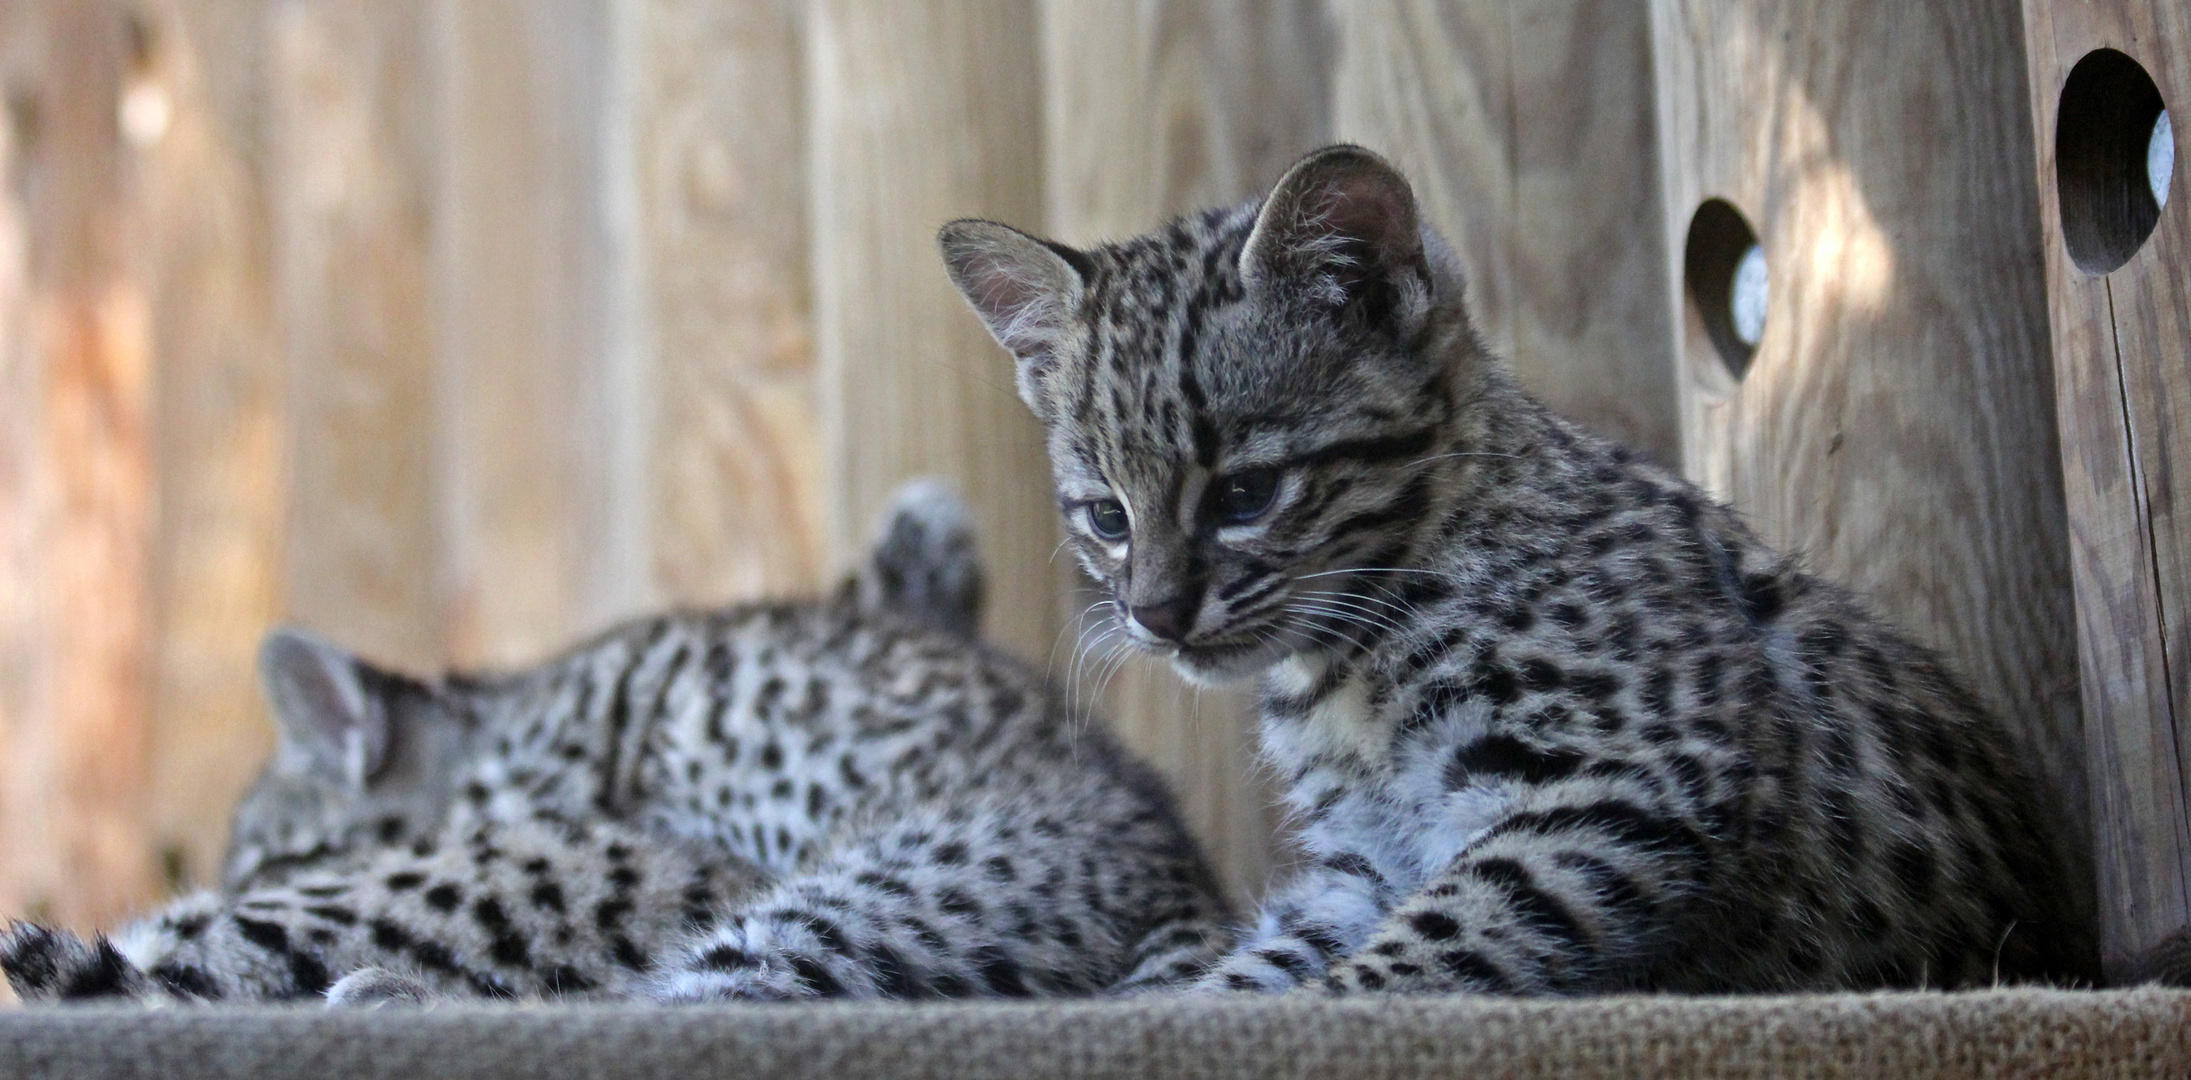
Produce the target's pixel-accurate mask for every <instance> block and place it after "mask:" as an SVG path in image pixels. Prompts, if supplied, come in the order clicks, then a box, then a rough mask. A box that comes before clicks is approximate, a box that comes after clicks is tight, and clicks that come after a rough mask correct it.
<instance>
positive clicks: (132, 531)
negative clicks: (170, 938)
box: [0, 2, 158, 928]
mask: <svg viewBox="0 0 2191 1080" xmlns="http://www.w3.org/2000/svg"><path fill="white" fill-rule="evenodd" d="M0 50H4V52H0V87H4V88H5V95H6V109H7V117H6V123H7V134H6V137H5V143H4V154H5V165H6V189H5V192H4V194H0V203H4V204H5V209H4V210H0V241H4V242H5V243H6V247H5V249H4V250H0V312H4V313H5V320H6V321H5V324H4V328H0V334H4V335H5V337H4V339H0V387H5V388H6V391H7V392H6V394H5V396H4V397H0V429H5V431H6V433H7V434H6V435H5V436H4V438H5V440H6V443H5V445H6V447H7V450H6V451H5V453H4V456H0V530H4V533H5V536H6V548H5V553H6V555H7V562H6V564H5V565H4V566H0V589H5V590H6V593H5V599H4V600H0V609H4V613H5V620H6V622H5V637H4V638H0V731H4V735H0V750H4V751H5V757H4V758H0V768H4V770H5V774H4V775H0V859H4V860H5V863H4V865H0V909H4V910H6V911H7V912H9V913H10V914H27V915H34V916H39V917H43V918H48V919H52V920H54V921H57V922H60V923H64V924H67V925H70V926H75V927H82V928H89V927H94V926H100V925H105V924H107V923H109V922H111V921H113V920H114V919H116V918H117V917H119V916H121V915H122V914H124V913H126V912H128V911H130V910H132V909H134V908H136V907H137V906H139V905H140V904H142V903H143V902H145V901H146V900H148V899H150V898H151V896H153V895H154V894H155V892H156V890H157V880H158V878H157V873H156V870H155V862H154V859H153V856H152V853H151V851H150V845H149V844H148V843H147V842H146V831H145V820H144V813H145V800H144V791H145V778H146V746H147V734H148V723H147V718H148V714H149V701H150V693H149V684H150V679H149V664H148V660H149V656H150V649H151V640H150V638H151V625H152V619H151V614H152V596H151V594H152V585H151V572H150V562H151V558H150V555H151V545H152V538H153V507H154V500H155V494H154V487H153V473H152V468H153V465H152V459H153V428H152V404H153V379H154V370H153V355H152V342H151V328H150V317H149V312H148V297H147V288H146V283H145V279H144V270H143V266H142V264H141V263H140V262H138V261H136V260H133V259H132V258H131V248H130V245H129V240H130V239H131V231H132V228H133V226H134V225H135V224H136V222H135V220H134V217H133V213H134V210H135V207H134V206H133V205H132V203H131V199H130V197H131V195H132V194H133V192H132V189H131V183H130V176H129V171H128V162H127V161H126V160H125V157H124V149H123V146H122V142H121V132H120V130H119V128H118V118H117V109H116V108H115V103H116V102H117V101H118V100H119V98H120V92H121V89H122V87H123V85H124V82H125V80H126V79H127V77H128V75H129V72H130V70H131V63H132V42H131V34H130V27H129V20H128V18H127V16H126V12H125V10H124V8H123V7H122V6H120V5H117V4H107V3H58V2H54V3H24V4H16V5H12V6H11V7H10V8H8V9H7V10H6V11H5V12H0Z"/></svg>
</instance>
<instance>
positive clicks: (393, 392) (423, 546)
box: [264, 0, 442, 668]
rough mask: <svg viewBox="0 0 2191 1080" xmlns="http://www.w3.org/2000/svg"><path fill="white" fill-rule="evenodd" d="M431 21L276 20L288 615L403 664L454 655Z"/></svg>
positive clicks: (272, 64)
mask: <svg viewBox="0 0 2191 1080" xmlns="http://www.w3.org/2000/svg"><path fill="white" fill-rule="evenodd" d="M426 15H427V6H426V5H425V4H423V3H420V2H414V0H388V2H383V0H288V2H285V3H281V4H276V5H273V6H272V7H270V8H269V10H268V13H267V19H268V28H267V37H266V42H267V52H268V59H267V88H266V100H267V106H266V109H267V113H266V116H267V120H266V129H265V133H264V138H265V139H266V147H267V154H268V166H267V170H268V186H267V190H268V193H269V196H268V197H269V200H270V202H271V204H272V205H271V208H270V210H269V219H270V222H271V229H272V232H273V236H274V242H273V247H274V256H273V258H274V265H275V274H276V286H275V306H276V319H277V323H278V328H279V334H280V339H281V343H282V351H283V364H282V368H283V370H282V383H283V387H284V391H283V394H284V397H283V403H282V412H283V418H284V434H283V438H282V443H283V445H284V447H285V448H286V455H287V458H286V461H285V465H286V471H287V475H286V477H285V489H286V501H287V524H286V533H287V536H288V544H287V559H286V569H285V573H284V578H285V587H284V590H283V592H284V606H285V609H286V611H287V617H288V618H290V619H292V620H294V621H296V622H298V623H301V624H303V625H306V626H310V627H313V628H314V629H317V630H319V631H320V632H322V633H325V634H327V635H329V636H330V637H332V638H334V639H335V640H338V641H341V642H343V643H345V644H347V645H350V646H351V647H353V648H356V649H358V650H360V651H362V652H364V653H366V654H367V655H371V656H375V657H379V658H381V659H383V660H384V661H386V662H390V663H396V664H402V665H406V666H410V667H413V668H427V667H430V666H432V665H433V664H435V663H437V662H438V661H439V660H440V659H441V655H442V633H441V617H440V615H441V613H440V605H439V601H438V594H437V591H436V586H437V584H438V578H437V571H436V552H437V549H438V543H439V540H438V532H439V529H438V524H437V521H436V504H435V497H434V487H433V475H434V474H433V463H434V450H435V445H436V441H437V436H436V432H435V425H434V400H435V384H434V379H435V366H434V355H435V354H434V327H433V319H432V295H431V288H430V284H431V281H432V273H431V262H430V248H431V229H430V225H431V221H432V213H431V208H432V206H433V201H434V192H433V189H432V183H431V176H432V173H431V172H430V171H429V170H430V163H431V160H432V159H431V153H432V144H433V139H434V131H433V125H432V115H431V112H430V95H431V91H432V86H431V84H430V81H429V79H430V73H429V70H428V68H427V67H426V62H427V58H428V57H429V56H430V48H429V46H430V42H431V38H430V35H429V29H430V28H429V27H428V26H427V25H426Z"/></svg>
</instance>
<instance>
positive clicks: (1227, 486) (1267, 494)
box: [1217, 469, 1278, 525]
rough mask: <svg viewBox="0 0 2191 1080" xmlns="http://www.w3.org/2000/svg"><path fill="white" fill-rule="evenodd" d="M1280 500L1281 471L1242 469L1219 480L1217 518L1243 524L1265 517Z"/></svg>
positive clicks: (1228, 522) (1227, 522)
mask: <svg viewBox="0 0 2191 1080" xmlns="http://www.w3.org/2000/svg"><path fill="white" fill-rule="evenodd" d="M1277 499H1278V470H1276V469H1242V470H1240V471H1239V472H1236V473H1234V474H1232V475H1231V476H1227V477H1222V478H1220V479H1219V480H1218V481H1217V519H1218V520H1219V521H1221V522H1224V523H1225V524H1227V525H1239V524H1242V523H1244V522H1249V521H1254V520H1255V519H1256V518H1259V517H1262V516H1263V512H1264V511H1265V510H1268V509H1270V504H1271V503H1273V502H1275V501H1277Z"/></svg>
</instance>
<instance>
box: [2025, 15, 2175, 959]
mask: <svg viewBox="0 0 2191 1080" xmlns="http://www.w3.org/2000/svg"><path fill="white" fill-rule="evenodd" d="M2023 15H2024V25H2025V28H2026V30H2027V40H2028V42H2029V64H2030V92H2031V96H2030V110H2031V121H2032V128H2033V130H2034V131H2035V133H2036V141H2037V147H2036V150H2037V152H2036V154H2035V155H2034V156H2033V158H2032V160H2033V162H2034V163H2035V165H2036V168H2035V170H2034V176H2035V179H2036V181H2037V183H2038V186H2039V190H2040V192H2041V196H2042V198H2041V204H2040V207H2039V221H2040V222H2041V223H2042V225H2043V227H2044V229H2045V248H2044V250H2045V256H2046V278H2047V282H2046V283H2047V293H2048V297H2049V300H2050V301H2051V307H2052V312H2053V344H2054V369H2053V370H2054V379H2055V387H2056V393H2057V395H2058V399H2057V408H2058V415H2059V417H2060V423H2061V432H2062V457H2063V472H2064V476H2065V478H2066V482H2067V486H2068V501H2069V523H2070V528H2069V535H2070V553H2071V559H2072V565H2073V567H2074V569H2075V572H2076V583H2077V598H2078V608H2077V630H2078V658H2079V663H2080V667H2081V668H2082V671H2083V675H2084V678H2083V687H2084V709H2085V736H2086V745H2087V746H2088V748H2089V754H2088V757H2087V758H2086V768H2087V775H2088V777H2089V784H2090V790H2091V797H2092V806H2093V811H2094V817H2095V821H2096V824H2097V827H2098V831H2097V834H2096V837H2095V840H2096V844H2095V856H2096V860H2097V862H2098V864H2099V890H2100V897H2101V907H2100V933H2101V959H2102V961H2103V962H2104V963H2105V965H2106V967H2107V970H2108V971H2109V973H2110V974H2111V975H2120V974H2122V973H2123V972H2125V971H2126V970H2129V969H2130V968H2132V967H2134V966H2135V964H2136V962H2137V961H2138V959H2139V958H2140V957H2141V955H2142V954H2144V953H2145V952H2146V951H2147V950H2149V949H2151V948H2153V947H2154V946H2156V945H2158V944H2159V943H2161V942H2162V941H2164V940H2165V939H2166V938H2167V937H2168V936H2169V935H2170V934H2175V933H2182V932H2185V930H2186V929H2187V928H2191V438H2186V433H2185V431H2184V418H2185V417H2187V416H2191V367H2187V366H2186V360H2185V358H2186V357H2187V356H2191V218H2187V217H2186V214H2185V210H2186V208H2187V207H2191V196H2186V195H2185V194H2184V183H2183V180H2182V177H2181V176H2180V172H2181V166H2180V165H2179V167H2178V173H2179V175H2178V176H2176V177H2175V178H2174V183H2173V187H2172V191H2173V193H2174V196H2175V197H2174V198H2173V199H2170V200H2168V202H2167V203H2166V205H2165V206H2163V207H2160V208H2159V209H2160V213H2159V216H2158V221H2157V223H2156V224H2154V225H2153V226H2152V232H2151V234H2150V235H2149V236H2146V237H2144V239H2143V243H2142V244H2140V243H2139V242H2138V237H2136V236H2134V235H2131V236H2128V237H2127V243H2128V246H2130V247H2134V248H2135V249H2136V250H2135V253H2133V254H2129V255H2128V261H2127V262H2123V263H2122V264H2121V265H2120V266H2119V267H2114V268H2112V269H2110V268H2107V267H2105V266H2095V267H2089V268H2088V267H2086V266H2082V265H2079V263H2078V261H2077V260H2075V259H2073V258H2072V257H2071V253H2070V250H2069V246H2068V243H2067V240H2066V238H2065V236H2064V232H2065V220H2064V219H2065V216H2067V215H2069V214H2072V213H2075V212H2078V211H2080V210H2082V211H2083V212H2085V213H2087V214H2093V213H2095V210H2097V209H2099V208H2096V207H2091V206H2090V204H2091V203H2097V202H2100V201H2101V200H2103V199H2105V198H2106V197H2107V196H2109V195H2112V196H2116V197H2121V196H2123V195H2133V196H2134V195H2136V194H2137V192H2136V191H2135V189H2134V188H2133V190H2131V191H2129V192H2120V191H2117V192H2100V191H2095V190H2093V186H2092V184H2091V183H2090V182H2087V183H2083V184H2080V183H2076V182H2072V183H2069V184H2063V183H2061V182H2060V178H2061V177H2062V176H2063V175H2064V174H2065V171H2073V170H2075V169H2077V168H2078V167H2080V166H2082V167H2085V168H2088V169H2089V168H2093V167H2095V166H2106V165H2114V166H2116V167H2117V168H2119V169H2121V170H2122V171H2124V172H2127V173H2128V174H2129V175H2128V177H2127V179H2129V180H2130V181H2131V182H2132V183H2133V184H2136V183H2139V182H2143V181H2144V180H2145V175H2144V169H2143V165H2144V163H2145V155H2144V150H2145V147H2146V139H2144V138H2142V137H2139V136H2142V135H2143V134H2144V132H2142V131H2132V132H2129V133H2128V134H2129V135H2131V136H2132V138H2130V139H2128V140H2127V141H2126V142H2125V143H2124V144H2119V145H2117V146H2116V147H2114V149H2116V150H2118V151H2126V152H2127V153H2126V154H2125V155H2124V157H2125V159H2124V160H2121V161H2115V162H2100V161H2094V160H2093V157H2094V156H2095V154H2096V153H2097V151H2096V150H2095V149H2093V148H2090V147H2087V146H2080V145H2078V144H2077V143H2076V142H2075V140H2072V139H2069V138H2067V137H2066V136H2068V135H2069V134H2070V132H2069V131H2067V130H2063V129H2062V128H2061V127H2060V124H2061V114H2062V110H2063V104H2062V103H2063V100H2064V95H2065V92H2066V91H2067V89H2068V82H2069V76H2070V72H2071V70H2072V69H2073V68H2075V67H2076V65H2077V63H2078V62H2079V61H2080V60H2082V59H2084V58H2085V57H2086V56H2087V55H2088V54H2090V53H2092V52H2094V51H2095V50H2099V49H2114V50H2117V51H2119V52H2121V53H2123V54H2125V55H2126V56H2127V57H2128V58H2129V59H2130V60H2131V61H2133V62H2135V63H2136V64H2137V65H2139V66H2140V67H2142V68H2143V70H2144V72H2145V74H2146V77H2147V78H2149V79H2150V80H2151V82H2152V83H2154V84H2156V88H2157V89H2158V90H2159V91H2160V94H2161V98H2162V100H2163V102H2165V103H2170V104H2173V105H2175V106H2177V108H2176V109H2174V110H2172V111H2173V112H2174V114H2175V115H2177V116H2181V115H2184V113H2183V111H2182V108H2181V106H2182V105H2183V104H2184V103H2185V102H2187V101H2191V5H2185V4H2183V3H2169V2H2161V0H2111V2H2100V3H2076V4H2071V3H2056V2H2050V0H2028V2H2026V3H2025V4H2024V6H2023ZM2105 92H2107V93H2110V94H2116V95H2119V96H2121V97H2125V98H2127V97H2129V95H2127V94H2121V92H2120V90H2119V89H2111V90H2109V91H2105ZM2102 104H2103V105H2104V104H2110V103H2107V102H2103V103H2102ZM2123 104H2125V105H2128V102H2124V103H2123ZM2128 107H2131V108H2135V106H2134V105H2129V106H2128ZM2130 119H2133V120H2142V124H2143V125H2147V126H2149V125H2150V124H2151V122H2152V119H2151V117H2150V116H2145V115H2143V114H2136V115H2134V116H2132V117H2130ZM2070 123H2072V124H2073V123H2074V121H2071V122H2070ZM2088 123H2089V122H2088ZM2058 130H2063V134H2064V136H2065V138H2064V139H2063V140H2062V141H2061V142H2060V143H2058V142H2057V140H2056V133H2057V131H2058ZM2176 130H2177V131H2179V132H2180V131H2181V130H2182V125H2181V124H2178V125H2177V127H2176ZM2177 140H2178V143H2179V145H2180V143H2181V136H2180V135H2178V136H2177ZM2058 155H2068V156H2067V157H2066V158H2065V157H2061V156H2058ZM2176 160H2177V161H2178V162H2181V161H2182V160H2183V156H2182V155H2181V154H2180V153H2179V154H2177V155H2176ZM2086 175H2088V176H2089V175H2090V174H2089V173H2088V174H2086ZM2133 201H2135V200H2133V199H2129V198H2123V199H2121V202H2120V204H2119V205H2121V206H2125V207H2127V206H2128V205H2130V204H2131V203H2132V202H2133ZM2100 216H2101V217H2103V218H2105V219H2107V220H2109V221H2110V222H2111V223H2112V224H2115V225H2117V226H2120V227H2122V228H2124V229H2125V230H2127V229H2129V225H2128V224H2127V222H2124V221H2122V220H2121V219H2120V218H2114V217H2112V216H2110V215H2106V214H2104V213H2102V214H2101V215H2100Z"/></svg>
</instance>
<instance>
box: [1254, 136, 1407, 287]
mask: <svg viewBox="0 0 2191 1080" xmlns="http://www.w3.org/2000/svg"><path fill="white" fill-rule="evenodd" d="M1240 276H1241V278H1242V280H1243V281H1244V282H1245V283H1246V284H1247V286H1248V288H1249V289H1250V290H1251V291H1262V292H1266V293H1267V292H1270V291H1280V292H1294V293H1298V294H1299V295H1303V296H1306V297H1308V298H1309V299H1310V300H1312V301H1313V302H1316V303H1319V304H1322V305H1325V306H1329V307H1331V308H1334V309H1338V310H1344V311H1348V312H1354V313H1358V314H1360V315H1361V316H1362V317H1363V318H1365V319H1367V320H1368V321H1370V322H1371V323H1373V324H1374V323H1377V322H1381V321H1383V320H1384V319H1386V318H1389V317H1390V316H1391V315H1392V314H1393V313H1394V309H1395V308H1396V307H1397V306H1399V305H1400V303H1401V301H1402V300H1403V299H1404V298H1407V297H1409V296H1414V295H1419V294H1424V291H1425V290H1427V289H1428V286H1429V280H1430V275H1429V272H1428V264H1427V262H1426V260H1425V258H1424V254H1423V233H1422V224H1421V219H1420V218H1419V216H1418V214H1417V212H1416V208H1415V193H1414V191H1413V189H1411V188H1409V187H1408V183H1407V178H1406V177H1404V176H1401V175H1400V172H1399V170H1397V169H1395V168H1393V167H1392V165H1391V164H1390V163H1388V162H1386V161H1385V159H1383V158H1381V157H1378V156H1377V155H1376V154H1373V153H1371V152H1369V151H1368V150H1364V149H1362V148H1361V147H1359V146H1347V145H1340V146H1327V147H1325V148H1323V149H1321V150H1317V151H1315V152H1313V153H1311V154H1309V155H1308V156H1307V157H1305V158H1302V159H1301V160H1300V161H1298V162H1296V163H1295V164H1294V166H1293V167H1292V168H1291V169H1288V170H1286V175H1285V176H1283V177H1280V178H1279V180H1278V185H1277V186H1276V187H1274V188H1272V189H1271V193H1270V197H1269V198H1266V199H1264V200H1263V207H1262V209H1261V210H1260V211H1258V212H1257V213H1256V217H1255V228H1254V229H1253V230H1252V231H1251V232H1250V233H1249V234H1248V242H1247V246H1246V247H1245V248H1244V249H1242V251H1241V254H1240Z"/></svg>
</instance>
